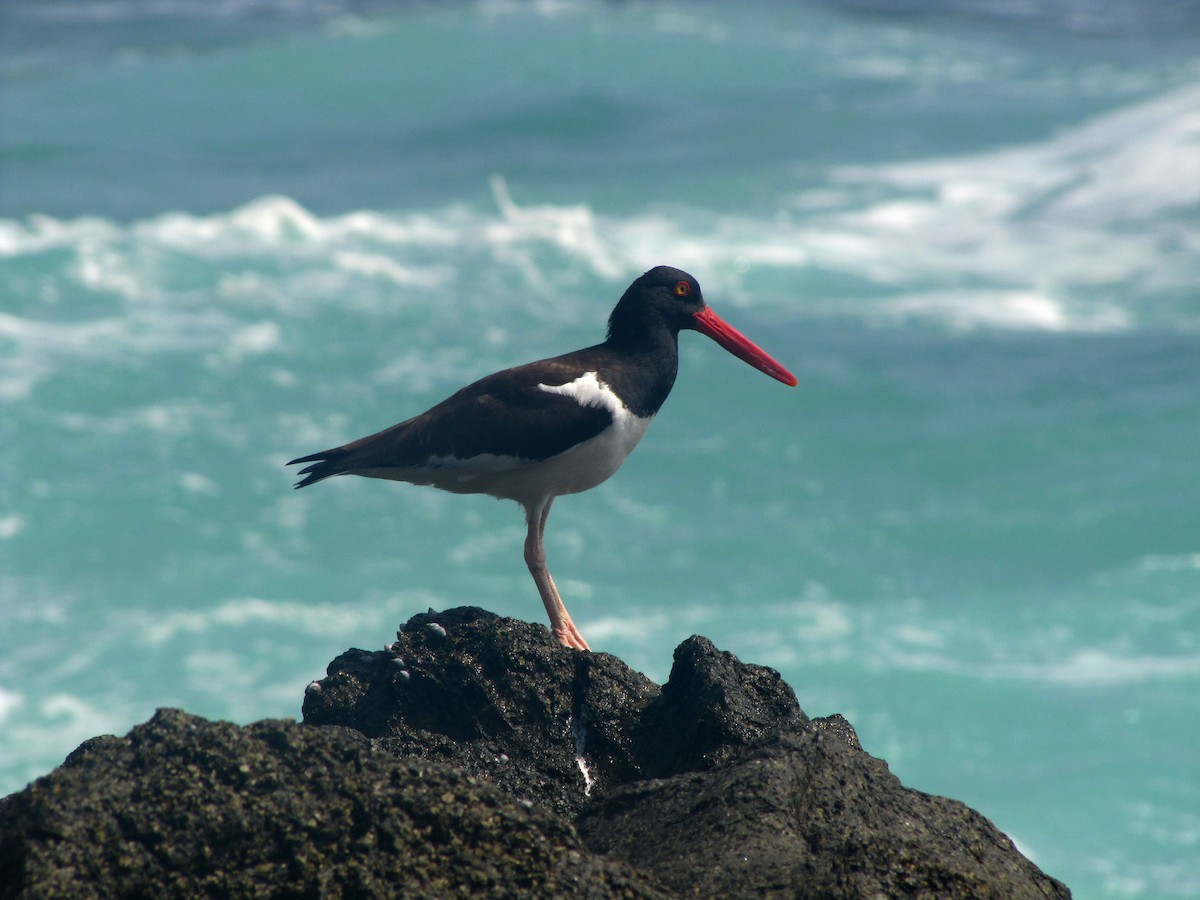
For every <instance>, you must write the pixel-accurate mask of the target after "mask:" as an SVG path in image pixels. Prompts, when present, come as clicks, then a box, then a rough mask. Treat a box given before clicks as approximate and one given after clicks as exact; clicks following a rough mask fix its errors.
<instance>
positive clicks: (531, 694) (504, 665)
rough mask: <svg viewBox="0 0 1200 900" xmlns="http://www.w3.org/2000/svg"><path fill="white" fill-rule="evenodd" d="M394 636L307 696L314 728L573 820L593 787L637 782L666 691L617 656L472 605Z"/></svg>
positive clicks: (425, 618) (355, 656)
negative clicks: (647, 727) (642, 728)
mask: <svg viewBox="0 0 1200 900" xmlns="http://www.w3.org/2000/svg"><path fill="white" fill-rule="evenodd" d="M396 637H397V640H396V642H395V643H394V644H392V645H391V646H390V647H389V648H388V649H387V650H384V651H377V652H374V653H368V652H367V651H363V650H351V651H349V652H347V653H343V654H342V655H341V656H339V657H338V658H337V659H335V660H334V661H333V662H332V663H330V664H329V668H328V676H327V677H326V678H324V679H323V680H322V681H320V682H318V683H317V686H315V687H314V686H311V685H310V688H309V690H308V691H307V692H306V693H305V696H304V721H305V723H306V724H310V725H345V726H348V727H350V728H354V729H356V730H358V731H361V732H362V733H363V734H365V735H367V736H368V737H372V738H378V739H379V740H380V743H381V744H382V745H383V746H384V747H386V748H387V749H389V750H390V751H391V752H393V753H395V754H398V755H404V754H415V755H419V756H422V757H425V758H426V759H436V760H439V761H442V762H446V763H449V764H451V765H454V766H457V767H459V768H461V769H463V770H464V771H466V772H468V773H470V774H472V775H474V776H476V777H477V778H480V779H482V780H485V781H489V782H492V783H493V784H496V785H498V786H499V787H501V788H503V789H504V790H506V791H508V792H510V793H512V794H515V795H516V796H518V797H520V798H522V799H527V800H533V801H534V802H535V803H537V804H539V805H547V806H549V807H551V808H552V809H554V810H555V811H556V812H558V813H559V814H561V815H564V816H567V817H574V815H575V814H576V813H578V812H579V810H580V809H581V808H582V806H583V804H584V803H585V802H586V800H587V798H588V793H589V787H588V780H587V779H589V778H590V779H591V782H592V786H591V789H590V790H596V791H599V790H603V788H604V787H605V786H606V785H607V784H609V783H610V782H613V783H617V784H620V783H624V782H625V781H628V780H630V779H631V778H634V777H637V775H638V774H639V771H640V770H639V767H638V765H637V762H636V760H635V759H634V756H633V749H632V743H633V732H634V730H635V728H636V725H637V722H638V720H639V717H640V715H641V711H642V709H643V708H644V707H645V706H646V704H647V703H649V702H650V701H651V700H653V699H654V698H655V697H657V696H658V693H659V689H658V685H656V684H654V683H653V682H651V681H650V680H649V679H647V678H646V677H645V676H644V675H640V674H639V673H637V672H634V671H633V670H632V669H630V668H629V667H628V666H626V665H625V664H624V663H622V662H621V661H620V660H618V659H616V658H615V657H613V656H609V655H608V654H605V653H578V652H576V651H574V650H568V649H567V648H566V647H562V646H560V645H559V644H557V643H555V642H554V641H553V639H552V638H551V637H550V633H549V631H547V630H546V628H544V627H543V626H541V625H531V624H529V623H527V622H519V621H517V620H515V619H501V618H498V617H497V616H495V615H493V614H491V613H487V612H484V611H483V610H481V609H474V608H469V607H468V608H460V609H453V610H447V611H446V612H443V613H432V612H431V613H426V614H422V615H418V616H414V617H413V618H412V619H410V620H409V621H408V622H407V623H406V624H405V625H404V627H403V628H401V629H400V631H399V633H398V634H397V635H396ZM585 747H586V762H585V766H586V769H587V775H586V776H585V775H584V768H583V767H581V765H580V763H581V761H582V760H583V759H584V748H585Z"/></svg>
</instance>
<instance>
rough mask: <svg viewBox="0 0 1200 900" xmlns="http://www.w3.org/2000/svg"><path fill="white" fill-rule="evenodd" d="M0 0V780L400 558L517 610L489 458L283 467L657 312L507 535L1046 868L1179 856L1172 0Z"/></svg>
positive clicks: (299, 641) (284, 642)
mask: <svg viewBox="0 0 1200 900" xmlns="http://www.w3.org/2000/svg"><path fill="white" fill-rule="evenodd" d="M1107 6H1109V4H1104V3H1100V2H1099V0H1097V2H1096V3H1095V4H1094V5H1089V4H1088V3H1085V2H1082V0H1077V2H1071V3H1063V4H1062V5H1061V6H1059V5H1054V4H1045V5H1043V6H1040V7H1038V8H1036V9H1035V8H1033V7H1032V6H1030V5H1027V4H1015V3H1014V4H1006V3H1004V2H1000V0H996V2H992V3H967V2H962V3H953V2H931V3H925V4H921V5H914V4H887V3H882V2H879V3H844V4H839V3H827V4H807V5H804V4H796V5H786V6H785V5H783V4H767V3H758V4H755V3H751V4H742V5H738V6H737V7H736V8H728V7H726V6H718V5H706V4H690V5H681V4H671V3H665V4H638V3H632V4H619V5H604V4H593V3H583V2H544V3H539V4H520V3H500V2H492V3H475V4H452V5H447V6H444V7H432V6H413V7H411V8H409V7H389V6H387V5H385V4H371V5H369V6H350V5H341V4H337V3H317V2H316V0H314V2H312V3H311V4H307V5H306V4H305V3H281V4H274V5H273V4H250V3H246V4H242V3H237V2H231V3H222V4H207V3H206V4H200V3H198V2H197V3H196V4H194V5H193V4H189V3H187V2H183V3H173V4H157V3H152V2H135V0H129V2H124V3H103V4H84V3H67V2H61V3H55V4H34V3H29V4H22V3H15V4H7V5H6V6H5V7H4V9H3V11H0V16H2V17H3V18H2V19H0V34H3V35H4V36H5V37H4V41H5V45H4V51H3V53H0V78H2V79H3V82H2V84H0V403H2V404H3V414H2V417H0V442H2V444H3V447H4V452H3V456H2V457H0V459H3V468H2V469H0V793H4V792H8V791H12V790H17V789H19V788H21V787H22V786H23V785H24V784H25V783H26V782H27V781H28V780H30V779H31V778H34V777H36V776H38V775H40V774H43V773H45V772H47V771H49V770H50V769H52V768H53V767H54V766H56V765H57V764H58V763H59V762H61V760H62V757H63V756H64V755H65V754H66V753H67V752H69V751H70V750H71V749H73V748H74V747H75V746H76V745H77V744H78V743H79V742H80V741H81V740H83V739H84V738H86V737H89V736H92V735H94V734H98V733H104V732H116V733H124V732H125V731H127V730H128V729H129V727H130V726H131V725H133V724H134V723H136V722H139V721H142V720H144V719H146V718H147V717H148V716H149V715H150V714H151V713H152V711H153V710H154V709H155V708H156V707H158V706H164V705H178V706H183V707H185V708H187V709H188V710H190V711H192V712H195V713H198V714H202V715H206V716H210V717H222V718H229V719H233V720H235V721H241V722H246V721H252V720H254V719H257V718H263V717H268V716H297V715H298V711H299V705H300V700H301V697H302V693H303V689H304V686H305V684H307V683H308V681H310V680H311V679H313V678H315V677H319V676H320V675H321V674H322V672H323V668H324V665H325V663H326V662H328V660H330V659H331V658H332V657H333V656H335V655H336V654H337V653H339V652H340V651H342V650H343V649H345V648H346V647H348V646H362V647H368V648H371V647H375V646H382V644H383V643H384V642H385V641H387V640H388V639H389V636H390V634H391V633H392V631H394V629H395V627H396V626H397V624H398V623H399V622H401V621H403V620H404V619H405V618H407V617H408V616H409V615H411V614H412V613H414V612H417V611H423V610H424V609H425V608H427V607H429V606H433V607H435V608H441V607H446V606H453V605H460V604H477V605H481V606H484V607H486V608H488V609H492V610H494V611H496V612H498V613H502V614H505V615H512V616H517V617H521V618H524V619H528V620H533V621H538V622H541V621H543V618H544V613H543V611H542V608H541V604H540V603H539V602H538V598H537V594H536V591H535V590H534V587H533V584H532V581H531V580H530V579H529V576H528V573H527V572H526V571H525V568H524V565H523V562H522V558H521V541H522V539H523V536H524V527H523V523H522V520H521V515H520V512H519V510H518V509H517V508H516V507H515V506H513V505H512V504H504V503H498V502H496V501H493V500H490V499H488V498H486V497H462V496H451V495H446V494H441V493H438V492H436V491H433V490H430V489H420V488H414V487H409V486H405V485H396V484H389V483H381V482H369V481H365V480H354V479H339V480H337V481H335V482H332V483H328V484H323V485H321V486H319V487H316V488H313V489H310V490H306V491H303V492H299V493H297V492H294V491H292V490H291V483H292V480H293V478H292V477H291V475H290V474H289V472H288V471H286V470H285V469H284V468H283V463H284V462H285V461H286V460H287V459H290V458H292V457H293V456H297V455H300V454H303V453H308V452H312V451H315V450H319V449H323V448H325V447H328V446H331V445H334V444H337V443H340V442H342V441H344V440H346V439H349V438H353V437H357V436H360V435H363V434H367V433H369V432H371V431H374V430H377V429H379V428H381V427H383V426H386V425H389V424H391V423H393V422H395V421H398V420H400V419H402V418H405V417H407V416H409V415H412V414H414V413H416V412H419V411H421V410H422V409H424V408H426V407H427V406H429V405H431V404H432V403H434V402H436V401H437V400H439V399H441V398H442V397H444V396H446V395H447V394H448V393H450V392H451V391H453V390H454V389H456V388H458V387H460V386H461V385H463V384H465V383H466V382H467V381H469V380H471V379H473V378H476V377H478V376H481V375H484V374H487V373H488V372H491V371H494V370H496V369H498V368H503V367H505V366H509V365H513V364H516V363H519V362H524V361H527V360H530V359H534V358H538V357H540V356H545V355H550V354H555V353H559V352H563V351H566V350H570V349H574V348H576V347H580V346H584V345H587V344H591V343H595V342H596V341H597V340H599V339H600V338H601V336H602V334H603V329H604V323H605V320H606V318H607V315H608V312H609V311H610V309H611V307H612V305H613V304H614V303H615V301H616V299H617V297H618V296H619V295H620V293H621V291H622V290H623V289H624V287H625V286H626V285H627V284H628V282H629V281H630V280H631V279H632V278H633V277H634V276H636V275H637V274H639V273H640V272H642V271H644V270H645V269H647V268H649V267H651V266H652V265H656V264H660V263H665V264H670V265H676V266H680V267H682V268H685V269H688V270H689V271H691V272H692V273H693V274H695V275H696V276H697V277H698V278H699V279H700V281H701V283H702V284H703V286H704V289H705V294H706V296H707V297H708V299H709V302H710V303H711V304H712V306H713V307H714V309H716V310H717V311H718V312H719V313H720V314H721V315H722V316H723V317H724V318H726V319H727V320H729V321H730V322H731V323H732V324H734V325H735V326H736V327H738V328H739V329H741V330H742V331H744V332H745V333H747V334H748V335H750V336H751V337H752V338H753V339H754V340H756V341H757V342H758V343H760V344H761V345H763V346H764V347H765V348H766V349H767V350H768V351H769V352H771V353H772V354H773V355H774V356H776V357H777V358H779V359H780V360H781V361H782V362H783V363H784V364H785V365H787V366H788V367H789V368H791V369H792V370H793V371H794V372H795V373H796V375H797V376H798V377H799V379H800V386H799V387H798V388H797V389H794V390H789V389H787V388H785V387H783V386H781V385H779V384H778V383H776V382H773V381H771V380H770V379H768V378H766V377H765V376H763V375H762V374H761V373H759V372H756V371H754V370H753V369H751V368H749V367H748V366H745V365H744V364H742V363H740V362H738V361H737V360H736V359H733V358H732V357H730V356H728V355H727V354H725V353H724V352H723V351H721V350H720V349H719V348H718V347H716V346H715V345H713V344H712V343H711V342H708V341H706V340H704V339H703V338H702V337H699V336H697V335H693V334H685V335H683V336H682V338H681V344H682V365H681V373H680V378H679V382H678V383H677V385H676V388H675V391H674V393H673V395H672V396H671V398H670V400H669V401H668V403H667V405H666V406H665V407H664V409H663V411H662V413H661V414H660V416H659V417H658V420H657V421H656V422H655V424H654V426H653V427H652V428H651V430H650V431H649V433H648V434H647V436H646V438H645V440H644V441H643V442H642V444H641V446H640V447H639V448H638V450H637V452H636V453H634V455H633V456H632V457H631V458H630V460H629V462H628V463H627V464H626V465H625V467H624V468H623V469H622V470H621V472H620V473H618V475H617V476H615V477H614V478H613V479H612V480H611V481H610V482H609V483H607V484H605V485H603V486H602V487H600V488H598V489H596V490H594V491H592V492H589V493H586V494H582V495H578V496H574V497H568V498H564V499H562V500H560V501H559V502H558V503H557V504H556V506H555V510H554V515H553V516H552V517H551V521H550V528H549V531H548V533H547V547H548V552H549V555H550V565H551V569H552V571H553V572H554V573H555V577H556V580H557V581H558V583H559V587H560V588H561V590H562V593H563V596H564V598H565V599H566V601H567V603H568V605H569V607H570V609H571V612H572V614H573V616H574V618H575V620H576V622H577V623H578V624H579V626H580V628H581V630H582V631H583V633H584V634H585V635H586V636H587V637H588V639H589V641H590V642H591V644H592V646H593V647H594V648H595V649H597V650H603V651H607V652H612V653H616V654H618V655H620V656H621V657H623V658H624V659H626V660H628V661H629V662H630V663H631V664H632V665H634V666H635V667H637V668H639V669H641V670H642V671H645V672H646V673H647V674H648V675H650V676H651V677H653V678H656V679H660V680H661V679H663V678H665V677H666V675H667V673H668V671H669V667H670V653H671V650H672V649H673V647H674V646H675V645H676V644H677V643H678V642H679V641H680V640H682V639H684V638H685V637H687V636H688V635H690V634H692V633H695V632H700V633H703V634H705V635H708V636H709V637H711V638H712V639H713V640H714V641H715V642H716V643H717V644H718V645H719V646H721V647H722V648H724V649H729V650H732V651H734V652H735V653H737V654H738V655H740V656H741V657H742V658H743V659H745V660H747V661H753V662H759V663H763V664H767V665H772V666H775V667H777V668H778V669H779V670H780V671H781V672H782V673H783V675H784V677H785V678H786V679H787V680H788V681H789V683H791V684H792V685H793V687H794V688H795V689H796V693H797V695H798V697H799V699H800V702H801V705H802V706H803V707H804V709H805V710H806V711H807V712H808V713H809V714H810V715H823V714H828V713H832V712H841V713H844V714H845V715H846V716H848V717H849V718H850V719H851V721H852V722H854V724H855V726H856V727H857V729H858V731H859V733H860V736H861V738H862V741H863V744H864V746H865V747H866V748H867V749H868V750H869V751H870V752H872V753H874V754H876V755H878V756H882V757H884V758H886V759H887V760H888V762H889V764H890V765H891V767H892V769H893V771H895V772H896V774H897V775H899V777H900V778H901V779H902V780H903V781H904V782H905V783H906V784H908V785H910V786H912V787H915V788H918V789H921V790H925V791H929V792H933V793H939V794H946V795H949V796H952V797H956V798H958V799H961V800H963V801H965V802H967V803H969V804H971V805H972V806H974V807H976V808H977V809H979V810H980V811H981V812H983V813H984V814H985V815H987V816H988V817H989V818H991V819H992V820H993V821H995V822H996V823H997V825H998V826H999V827H1001V828H1002V829H1004V830H1005V831H1006V832H1008V833H1009V834H1011V835H1012V836H1013V837H1014V839H1015V840H1016V841H1017V842H1018V843H1019V845H1020V846H1021V847H1022V849H1023V850H1024V851H1025V852H1026V853H1027V854H1029V855H1030V856H1032V858H1034V859H1035V861H1037V862H1038V863H1039V864H1040V865H1041V866H1042V867H1043V868H1045V869H1046V870H1047V871H1048V872H1049V873H1050V874H1052V875H1054V876H1056V877H1058V878H1061V879H1063V880H1064V881H1066V882H1067V883H1068V885H1070V886H1071V887H1072V889H1073V890H1074V891H1075V894H1076V896H1078V897H1083V898H1092V897H1096V898H1100V897H1148V898H1158V897H1163V898H1168V897H1191V896H1198V895H1200V764H1198V763H1197V755H1196V749H1195V748H1196V747H1197V745H1200V699H1198V697H1200V692H1198V688H1200V478H1197V477H1196V470H1197V463H1196V459H1197V450H1196V448H1197V444H1198V443H1200V441H1198V438H1200V296H1198V293H1197V288H1196V285H1197V283H1198V282H1200V216H1198V215H1197V213H1198V212H1200V125H1198V123H1200V27H1198V26H1200V14H1198V13H1197V11H1196V10H1195V9H1194V8H1192V7H1191V6H1189V5H1188V4H1172V3H1165V2H1164V3H1158V4H1154V3H1143V4H1140V5H1137V6H1136V9H1133V8H1127V7H1129V5H1123V6H1122V8H1121V9H1120V10H1109V9H1108V8H1107Z"/></svg>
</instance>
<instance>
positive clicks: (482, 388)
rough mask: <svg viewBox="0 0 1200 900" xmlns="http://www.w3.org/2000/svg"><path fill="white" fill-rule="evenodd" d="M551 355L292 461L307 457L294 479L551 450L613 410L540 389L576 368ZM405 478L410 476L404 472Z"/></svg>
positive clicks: (518, 459) (602, 422)
mask: <svg viewBox="0 0 1200 900" xmlns="http://www.w3.org/2000/svg"><path fill="white" fill-rule="evenodd" d="M557 362H558V361H557V360H549V361H542V362H541V363H531V364H530V365H527V366H520V367H518V368H516V369H509V370H507V371H505V372H498V373H496V374H495V375H489V376H487V377H486V378H483V379H481V380H479V381H477V382H475V383H474V384H471V385H468V386H467V387H465V388H463V389H462V390H460V391H458V392H457V393H456V394H453V395H452V396H450V397H448V398H447V399H446V400H443V401H442V402H441V403H439V404H438V405H437V406H434V407H432V408H431V409H429V410H428V411H426V412H424V413H421V414H420V415H418V416H414V417H413V418H411V419H408V420H407V421H404V422H401V423H399V424H398V425H393V426H392V427H391V428H387V429H384V430H383V431H380V432H378V433H376V434H373V435H369V436H367V437H364V438H360V439H359V440H357V441H352V442H351V443H349V444H345V445H344V446H342V447H336V448H333V449H332V450H326V451H323V452H321V453H316V454H313V455H312V456H308V457H302V458H300V459H296V460H293V462H312V463H313V465H311V466H309V467H308V468H307V469H305V470H302V472H301V474H307V475H308V478H306V479H305V480H304V481H302V482H301V483H300V484H299V485H298V486H303V485H305V484H312V483H313V482H314V481H319V480H320V479H322V478H326V477H328V476H330V475H342V474H349V473H354V472H362V471H364V470H369V471H371V472H374V473H378V472H381V471H388V470H406V471H411V470H419V469H431V470H432V469H460V470H463V474H482V473H484V472H495V471H500V470H503V469H510V468H519V467H521V466H524V465H528V464H530V463H534V462H539V461H541V460H543V459H548V458H550V457H552V456H557V455H558V454H559V453H562V452H564V451H566V450H569V449H570V448H571V447H573V446H575V445H576V444H579V443H581V442H583V441H586V440H587V439H588V438H591V437H595V436H596V435H597V434H599V433H600V432H601V431H603V430H604V429H605V428H607V427H608V426H609V425H611V424H612V420H613V419H612V413H611V412H610V411H609V410H608V409H606V408H604V407H602V406H597V405H584V404H581V403H580V402H579V401H578V400H576V399H575V398H574V397H573V396H569V395H565V394H563V393H555V392H552V391H547V390H545V389H544V388H543V387H542V385H546V386H549V387H554V386H558V385H562V384H566V383H568V382H569V381H571V380H572V379H573V378H574V377H575V376H576V375H578V370H577V369H571V368H570V367H569V366H567V365H566V364H562V365H555V363H557ZM404 480H409V479H408V478H405V479H404Z"/></svg>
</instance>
